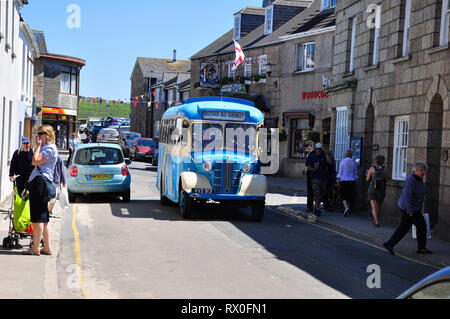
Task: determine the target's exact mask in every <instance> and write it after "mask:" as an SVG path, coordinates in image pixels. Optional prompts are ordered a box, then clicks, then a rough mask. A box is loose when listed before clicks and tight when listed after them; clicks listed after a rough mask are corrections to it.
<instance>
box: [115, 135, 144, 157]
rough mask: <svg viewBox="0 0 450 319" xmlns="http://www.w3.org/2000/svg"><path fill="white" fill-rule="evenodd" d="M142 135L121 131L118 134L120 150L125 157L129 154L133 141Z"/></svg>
mask: <svg viewBox="0 0 450 319" xmlns="http://www.w3.org/2000/svg"><path fill="white" fill-rule="evenodd" d="M141 137H142V135H141V134H140V133H136V132H121V133H120V136H119V145H120V147H121V148H122V152H123V154H124V155H125V157H129V156H130V148H131V147H132V146H133V145H132V144H133V142H134V141H135V140H136V139H138V138H141Z"/></svg>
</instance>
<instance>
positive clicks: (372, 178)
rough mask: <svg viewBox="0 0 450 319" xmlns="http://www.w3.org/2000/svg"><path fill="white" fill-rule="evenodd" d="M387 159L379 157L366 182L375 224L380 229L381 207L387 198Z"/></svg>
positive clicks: (376, 158)
mask: <svg viewBox="0 0 450 319" xmlns="http://www.w3.org/2000/svg"><path fill="white" fill-rule="evenodd" d="M384 161H385V157H384V156H383V155H378V156H377V157H375V162H374V164H373V166H372V167H370V169H369V172H368V173H367V177H366V182H368V183H369V188H368V190H367V195H368V196H367V198H368V199H369V201H370V205H371V206H372V215H373V223H374V226H375V227H380V218H381V205H382V204H383V201H384V198H385V196H386V176H387V173H386V168H385V167H384Z"/></svg>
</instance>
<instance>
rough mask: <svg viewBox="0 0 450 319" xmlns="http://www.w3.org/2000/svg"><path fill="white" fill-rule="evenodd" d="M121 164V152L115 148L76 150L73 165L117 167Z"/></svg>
mask: <svg viewBox="0 0 450 319" xmlns="http://www.w3.org/2000/svg"><path fill="white" fill-rule="evenodd" d="M122 163H123V155H122V151H121V150H119V149H116V148H109V147H95V148H85V149H82V150H78V151H77V154H76V156H75V164H78V165H117V164H122Z"/></svg>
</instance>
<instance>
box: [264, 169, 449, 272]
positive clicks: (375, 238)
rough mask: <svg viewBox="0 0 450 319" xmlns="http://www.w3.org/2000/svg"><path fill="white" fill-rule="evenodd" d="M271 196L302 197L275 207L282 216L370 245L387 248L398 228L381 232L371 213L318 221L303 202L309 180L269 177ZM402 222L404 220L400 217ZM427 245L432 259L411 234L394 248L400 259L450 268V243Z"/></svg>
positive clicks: (335, 214) (332, 214) (336, 214)
mask: <svg viewBox="0 0 450 319" xmlns="http://www.w3.org/2000/svg"><path fill="white" fill-rule="evenodd" d="M268 184H269V192H270V193H281V194H285V195H290V196H294V197H298V199H299V200H295V198H294V199H293V200H292V201H291V203H286V204H283V205H279V206H275V207H273V208H275V209H277V210H278V211H279V212H282V213H284V214H288V215H290V216H293V217H295V218H298V219H300V220H303V221H306V222H310V223H315V224H316V225H321V226H323V227H330V228H332V229H334V230H336V231H340V232H343V233H345V234H347V235H350V236H357V237H360V238H363V239H365V240H367V241H372V242H375V243H376V244H378V245H379V246H380V247H383V246H382V245H383V243H384V242H386V241H387V240H389V238H390V237H391V235H392V234H393V233H394V231H395V230H396V228H397V226H398V225H390V224H384V223H383V221H381V222H380V226H381V227H379V228H376V227H374V225H373V219H372V216H371V212H359V213H352V214H351V215H350V216H349V217H344V216H343V214H342V212H340V211H326V210H325V209H321V213H322V214H321V216H320V217H316V216H315V215H313V214H312V212H309V211H308V210H307V207H306V200H300V199H301V198H302V197H303V198H304V197H305V196H306V195H307V187H306V179H304V180H303V179H294V178H282V177H268ZM399 222H400V217H399ZM431 235H432V238H431V239H429V240H428V241H427V248H428V249H430V250H432V251H433V254H432V255H418V254H417V253H416V250H417V241H416V239H413V237H412V233H411V232H410V233H409V234H407V235H406V236H405V237H404V238H403V239H402V241H400V242H399V243H398V244H397V246H396V247H395V248H394V250H395V252H396V254H397V255H400V256H403V257H406V258H413V259H414V260H415V261H418V262H422V263H425V264H428V265H431V266H433V267H435V268H444V267H448V266H450V243H448V242H445V241H442V240H439V239H437V238H434V237H433V231H431Z"/></svg>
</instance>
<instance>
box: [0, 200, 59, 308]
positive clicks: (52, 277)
mask: <svg viewBox="0 0 450 319" xmlns="http://www.w3.org/2000/svg"><path fill="white" fill-rule="evenodd" d="M2 204H3V205H1V207H0V209H1V210H3V209H8V207H5V202H3V203H2ZM6 206H8V205H7V204H6ZM63 213H64V212H63V210H62V209H61V208H60V206H59V203H58V202H57V203H56V205H55V208H54V211H53V215H54V217H53V218H51V220H50V230H51V241H52V243H51V247H52V252H53V256H44V255H41V256H39V257H36V256H23V255H22V251H25V250H26V249H28V248H29V245H30V242H31V238H25V239H22V240H20V243H19V244H20V245H22V246H23V248H21V249H13V250H5V249H4V248H3V246H0V265H1V268H0V269H1V271H2V272H1V274H0V300H5V299H56V298H58V297H59V288H58V278H57V259H58V254H59V251H60V239H61V237H60V235H61V220H62V214H63ZM9 221H10V219H9V215H8V214H6V213H4V212H3V211H0V244H2V243H3V238H5V237H7V236H8V231H9Z"/></svg>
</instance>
